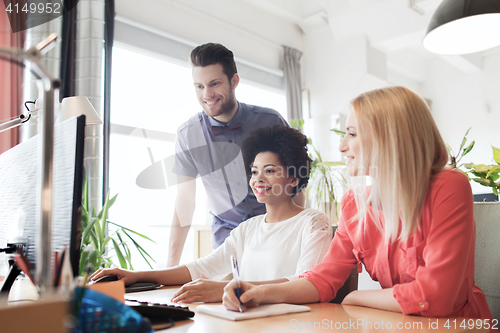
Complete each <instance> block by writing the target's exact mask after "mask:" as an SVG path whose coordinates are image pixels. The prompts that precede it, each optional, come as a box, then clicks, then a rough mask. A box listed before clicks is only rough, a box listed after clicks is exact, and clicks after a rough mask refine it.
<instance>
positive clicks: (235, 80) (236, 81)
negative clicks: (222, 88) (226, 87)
mask: <svg viewBox="0 0 500 333" xmlns="http://www.w3.org/2000/svg"><path fill="white" fill-rule="evenodd" d="M239 83H240V76H239V75H238V73H234V75H233V78H232V79H231V88H233V90H234V89H236V87H237V86H238V84H239Z"/></svg>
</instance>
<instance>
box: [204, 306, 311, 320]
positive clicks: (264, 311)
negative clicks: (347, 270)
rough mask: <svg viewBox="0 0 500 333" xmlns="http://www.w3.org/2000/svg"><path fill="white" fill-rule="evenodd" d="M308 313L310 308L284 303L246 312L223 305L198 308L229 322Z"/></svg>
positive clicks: (248, 309)
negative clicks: (232, 309) (230, 309)
mask: <svg viewBox="0 0 500 333" xmlns="http://www.w3.org/2000/svg"><path fill="white" fill-rule="evenodd" d="M307 311H311V308H310V307H308V306H305V305H295V304H284V303H280V304H264V305H259V306H257V307H254V308H247V309H246V310H245V312H236V311H229V310H227V309H226V308H225V307H224V305H222V304H203V305H198V306H197V307H196V312H198V313H205V314H208V315H212V316H216V317H220V318H224V319H228V320H245V319H253V318H262V317H271V316H277V315H281V314H286V313H296V312H307Z"/></svg>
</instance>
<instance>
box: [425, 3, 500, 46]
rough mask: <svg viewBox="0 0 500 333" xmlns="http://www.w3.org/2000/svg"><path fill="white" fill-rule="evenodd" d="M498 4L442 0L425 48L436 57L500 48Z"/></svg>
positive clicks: (431, 24)
mask: <svg viewBox="0 0 500 333" xmlns="http://www.w3.org/2000/svg"><path fill="white" fill-rule="evenodd" d="M499 31H500V1H498V0H443V2H442V3H441V4H440V5H439V6H438V8H437V9H436V11H435V12H434V14H433V15H432V18H431V20H430V22H429V27H428V28H427V34H426V36H425V37H424V41H423V45H424V47H425V48H426V49H427V50H428V51H430V52H432V53H437V54H447V55H457V54H468V53H474V52H479V51H484V50H487V49H490V48H492V47H495V46H498V45H500V33H499Z"/></svg>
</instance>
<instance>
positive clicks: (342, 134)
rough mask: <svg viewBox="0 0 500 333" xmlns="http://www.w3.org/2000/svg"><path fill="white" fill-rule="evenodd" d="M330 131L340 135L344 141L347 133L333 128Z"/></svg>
mask: <svg viewBox="0 0 500 333" xmlns="http://www.w3.org/2000/svg"><path fill="white" fill-rule="evenodd" d="M330 131H332V132H334V133H335V134H338V135H340V137H341V138H342V139H343V138H344V137H345V132H344V131H340V130H338V129H335V128H332V129H331V130H330Z"/></svg>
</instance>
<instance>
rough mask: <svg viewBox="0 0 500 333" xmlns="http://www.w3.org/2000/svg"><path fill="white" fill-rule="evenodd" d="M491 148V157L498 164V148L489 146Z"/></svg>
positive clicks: (499, 151) (499, 162) (499, 155)
mask: <svg viewBox="0 0 500 333" xmlns="http://www.w3.org/2000/svg"><path fill="white" fill-rule="evenodd" d="M491 148H493V159H494V160H495V162H497V164H500V149H498V148H496V147H493V146H491Z"/></svg>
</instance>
